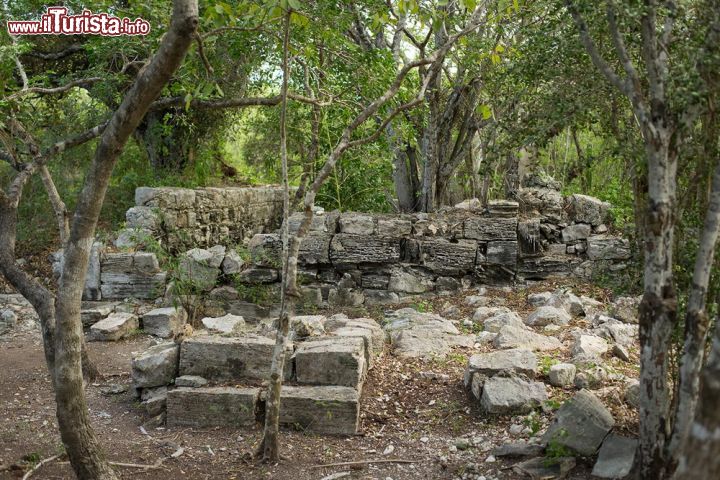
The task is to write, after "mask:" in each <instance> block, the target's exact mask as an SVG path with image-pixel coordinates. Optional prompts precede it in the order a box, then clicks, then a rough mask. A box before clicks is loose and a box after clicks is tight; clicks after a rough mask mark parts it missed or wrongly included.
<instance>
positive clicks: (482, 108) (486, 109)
mask: <svg viewBox="0 0 720 480" xmlns="http://www.w3.org/2000/svg"><path fill="white" fill-rule="evenodd" d="M478 112H479V113H480V115H482V118H483V120H487V119H488V118H490V117H492V109H491V108H490V106H489V105H485V104H481V105H478Z"/></svg>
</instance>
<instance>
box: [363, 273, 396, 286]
mask: <svg viewBox="0 0 720 480" xmlns="http://www.w3.org/2000/svg"><path fill="white" fill-rule="evenodd" d="M389 281H390V275H388V274H387V273H376V272H373V271H370V272H363V274H362V280H361V281H360V283H361V284H362V286H363V287H365V288H371V289H379V290H385V289H387V286H388V282H389Z"/></svg>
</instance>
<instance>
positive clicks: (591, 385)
mask: <svg viewBox="0 0 720 480" xmlns="http://www.w3.org/2000/svg"><path fill="white" fill-rule="evenodd" d="M578 366H580V367H584V368H583V370H582V371H581V372H578V373H577V375H575V387H577V388H588V389H591V390H594V389H597V388H601V387H602V386H603V383H604V382H605V380H607V379H608V372H607V370H605V368H603V367H602V366H600V365H595V364H593V363H590V364H587V363H578Z"/></svg>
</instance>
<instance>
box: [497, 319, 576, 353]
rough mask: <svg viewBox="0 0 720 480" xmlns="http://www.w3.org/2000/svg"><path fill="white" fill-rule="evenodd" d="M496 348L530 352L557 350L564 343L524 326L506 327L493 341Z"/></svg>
mask: <svg viewBox="0 0 720 480" xmlns="http://www.w3.org/2000/svg"><path fill="white" fill-rule="evenodd" d="M493 345H494V346H495V348H525V349H528V350H539V351H545V350H557V349H558V348H561V347H562V343H561V342H560V340H558V339H557V338H555V337H548V336H546V335H541V334H539V333H536V332H534V331H533V330H531V329H529V328H527V327H525V326H524V325H523V326H515V325H506V326H504V327H502V328H501V329H500V331H499V332H498V335H497V336H496V337H495V339H494V340H493Z"/></svg>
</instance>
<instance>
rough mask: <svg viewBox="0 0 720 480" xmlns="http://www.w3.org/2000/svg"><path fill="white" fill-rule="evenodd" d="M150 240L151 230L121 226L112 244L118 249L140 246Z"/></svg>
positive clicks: (130, 248)
mask: <svg viewBox="0 0 720 480" xmlns="http://www.w3.org/2000/svg"><path fill="white" fill-rule="evenodd" d="M150 240H152V231H150V230H147V229H144V228H123V229H122V230H120V231H119V232H118V233H117V235H116V236H115V240H114V241H113V245H115V248H118V249H120V250H133V249H138V248H142V247H143V246H145V245H146V244H147V243H148V242H149V241H150Z"/></svg>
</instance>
